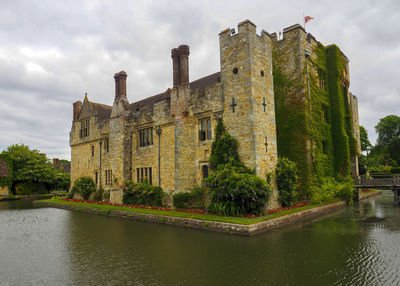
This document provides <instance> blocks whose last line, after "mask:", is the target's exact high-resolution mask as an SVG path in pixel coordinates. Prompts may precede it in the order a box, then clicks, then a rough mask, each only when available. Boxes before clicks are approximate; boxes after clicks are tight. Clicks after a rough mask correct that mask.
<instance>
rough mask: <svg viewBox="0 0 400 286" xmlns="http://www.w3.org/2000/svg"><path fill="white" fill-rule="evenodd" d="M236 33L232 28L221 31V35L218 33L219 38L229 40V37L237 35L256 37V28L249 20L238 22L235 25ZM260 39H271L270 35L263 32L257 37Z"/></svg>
mask: <svg viewBox="0 0 400 286" xmlns="http://www.w3.org/2000/svg"><path fill="white" fill-rule="evenodd" d="M237 28H238V31H237V32H236V31H235V29H234V28H226V29H225V30H223V31H222V32H221V33H219V36H220V38H221V37H222V38H229V37H235V36H237V35H250V34H251V35H257V31H256V30H257V26H256V25H255V24H254V23H253V22H251V21H250V20H248V19H247V20H244V21H242V22H240V23H239V24H238V25H237ZM232 31H235V32H234V33H232ZM257 36H259V37H261V38H263V37H265V36H268V37H271V35H270V34H269V33H268V32H266V31H265V30H262V31H261V34H260V35H257Z"/></svg>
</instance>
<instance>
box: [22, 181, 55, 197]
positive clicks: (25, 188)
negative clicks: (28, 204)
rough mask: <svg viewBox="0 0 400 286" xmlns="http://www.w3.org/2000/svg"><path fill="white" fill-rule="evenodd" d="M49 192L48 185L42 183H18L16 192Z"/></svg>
mask: <svg viewBox="0 0 400 286" xmlns="http://www.w3.org/2000/svg"><path fill="white" fill-rule="evenodd" d="M47 193H49V192H48V191H47V189H46V187H45V186H44V185H43V184H41V183H27V182H22V183H17V184H16V185H15V194H16V195H21V196H28V195H35V194H47Z"/></svg>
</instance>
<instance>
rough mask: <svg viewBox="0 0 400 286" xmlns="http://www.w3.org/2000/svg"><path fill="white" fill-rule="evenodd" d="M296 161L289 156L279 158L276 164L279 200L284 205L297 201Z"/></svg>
mask: <svg viewBox="0 0 400 286" xmlns="http://www.w3.org/2000/svg"><path fill="white" fill-rule="evenodd" d="M297 179H298V176H297V168H296V163H295V162H292V161H290V160H289V159H287V158H279V160H278V163H277V164H276V182H277V184H278V190H279V195H278V201H279V202H280V203H281V204H282V206H284V207H291V206H292V205H293V204H294V203H295V202H296V183H297Z"/></svg>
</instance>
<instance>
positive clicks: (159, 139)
mask: <svg viewBox="0 0 400 286" xmlns="http://www.w3.org/2000/svg"><path fill="white" fill-rule="evenodd" d="M156 133H157V135H158V186H159V187H161V133H162V130H161V128H160V126H158V127H157V129H156Z"/></svg>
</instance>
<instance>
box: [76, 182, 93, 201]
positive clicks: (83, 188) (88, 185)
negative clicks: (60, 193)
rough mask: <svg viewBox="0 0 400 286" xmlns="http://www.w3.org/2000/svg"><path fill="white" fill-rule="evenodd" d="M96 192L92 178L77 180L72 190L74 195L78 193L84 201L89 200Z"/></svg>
mask: <svg viewBox="0 0 400 286" xmlns="http://www.w3.org/2000/svg"><path fill="white" fill-rule="evenodd" d="M95 191H96V185H95V184H94V182H93V179H92V178H89V177H81V178H78V179H76V180H75V182H74V186H73V187H72V189H71V193H72V195H73V194H74V193H78V194H80V195H81V196H82V198H83V199H85V200H87V199H88V198H89V196H90V194H91V193H92V192H95Z"/></svg>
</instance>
